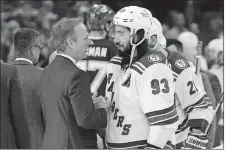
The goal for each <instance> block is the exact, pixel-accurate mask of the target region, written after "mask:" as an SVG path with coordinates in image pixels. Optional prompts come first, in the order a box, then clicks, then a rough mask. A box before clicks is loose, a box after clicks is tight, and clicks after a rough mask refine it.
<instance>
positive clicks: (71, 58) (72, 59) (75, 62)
mask: <svg viewBox="0 0 225 150" xmlns="http://www.w3.org/2000/svg"><path fill="white" fill-rule="evenodd" d="M57 55H59V56H63V57H66V58H68V59H69V60H71V61H72V62H73V63H74V65H76V64H77V61H76V60H75V59H74V58H73V57H71V56H69V55H66V54H62V53H59V54H57Z"/></svg>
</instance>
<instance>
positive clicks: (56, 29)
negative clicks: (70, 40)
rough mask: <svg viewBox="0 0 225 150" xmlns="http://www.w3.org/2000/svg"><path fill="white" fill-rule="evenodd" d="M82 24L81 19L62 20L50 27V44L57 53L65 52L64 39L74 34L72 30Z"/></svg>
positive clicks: (65, 43)
mask: <svg viewBox="0 0 225 150" xmlns="http://www.w3.org/2000/svg"><path fill="white" fill-rule="evenodd" d="M82 22H83V18H80V17H79V18H62V19H61V20H59V21H58V22H56V24H55V25H53V27H52V44H53V45H54V46H53V47H54V48H57V50H58V51H65V49H66V47H67V42H66V39H67V37H68V36H70V35H72V34H73V33H74V28H75V27H76V26H77V25H79V24H80V23H82Z"/></svg>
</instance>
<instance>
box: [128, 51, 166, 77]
mask: <svg viewBox="0 0 225 150" xmlns="http://www.w3.org/2000/svg"><path fill="white" fill-rule="evenodd" d="M157 63H163V64H165V63H166V57H165V56H164V55H163V54H162V53H161V52H157V51H151V52H148V53H147V54H145V55H144V56H143V57H142V58H140V59H139V60H138V61H136V62H135V63H134V64H133V65H132V66H131V68H132V69H134V70H135V71H137V72H138V73H139V74H142V73H143V72H144V71H145V69H146V68H148V67H149V66H151V65H154V64H157Z"/></svg>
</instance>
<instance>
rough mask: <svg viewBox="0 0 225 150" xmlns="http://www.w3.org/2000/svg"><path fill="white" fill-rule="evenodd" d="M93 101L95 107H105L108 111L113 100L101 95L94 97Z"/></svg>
mask: <svg viewBox="0 0 225 150" xmlns="http://www.w3.org/2000/svg"><path fill="white" fill-rule="evenodd" d="M93 103H94V107H95V108H104V109H105V110H106V111H108V110H109V109H110V105H111V102H110V100H109V99H108V98H106V97H105V98H104V97H103V96H99V97H96V98H93Z"/></svg>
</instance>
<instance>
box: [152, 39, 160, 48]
mask: <svg viewBox="0 0 225 150" xmlns="http://www.w3.org/2000/svg"><path fill="white" fill-rule="evenodd" d="M159 44H160V42H159V40H158V41H157V43H156V44H155V46H154V47H153V48H152V50H155V49H156V47H157V46H158V45H159Z"/></svg>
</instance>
